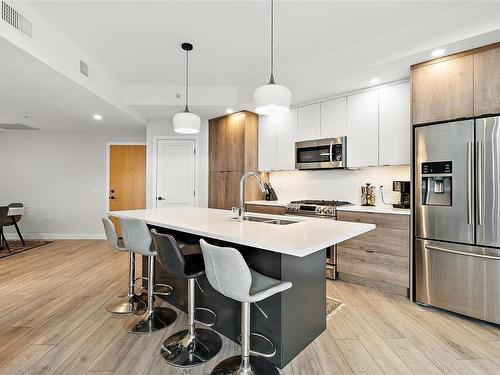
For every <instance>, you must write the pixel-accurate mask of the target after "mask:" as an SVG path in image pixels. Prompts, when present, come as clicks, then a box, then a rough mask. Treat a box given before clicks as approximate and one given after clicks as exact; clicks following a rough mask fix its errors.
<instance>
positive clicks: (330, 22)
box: [9, 0, 500, 119]
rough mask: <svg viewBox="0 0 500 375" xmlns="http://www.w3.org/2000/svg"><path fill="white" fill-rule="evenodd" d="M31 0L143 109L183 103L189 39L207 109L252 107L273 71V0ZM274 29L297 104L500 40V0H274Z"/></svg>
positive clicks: (283, 78)
mask: <svg viewBox="0 0 500 375" xmlns="http://www.w3.org/2000/svg"><path fill="white" fill-rule="evenodd" d="M24 4H25V5H26V6H28V7H30V9H32V10H33V11H35V12H36V13H37V14H38V15H39V16H40V17H41V18H42V19H44V20H45V21H46V22H48V23H49V24H50V25H52V26H53V27H54V28H55V29H57V30H58V31H59V32H60V33H61V34H63V35H65V36H66V37H67V38H69V40H71V41H72V42H73V43H75V44H76V45H77V46H78V47H80V49H81V50H83V51H85V53H86V54H88V55H89V56H91V57H92V59H93V60H94V61H96V62H98V63H99V65H100V66H102V67H104V68H105V69H106V71H107V72H109V73H110V74H111V75H112V76H113V78H114V79H115V80H116V82H117V84H118V85H119V91H121V92H122V93H123V96H124V97H125V98H126V100H125V101H126V102H125V103H124V104H126V105H128V106H129V107H130V108H132V109H134V110H135V111H137V112H138V113H139V114H140V115H142V116H143V117H144V118H145V119H147V118H165V117H169V116H171V114H172V113H175V112H176V111H177V110H178V109H181V107H182V102H183V95H182V94H183V93H182V85H183V79H184V65H183V64H184V55H183V51H181V50H180V43H182V42H184V41H190V42H192V43H193V44H194V46H195V50H194V51H193V53H192V56H191V84H192V86H193V90H192V91H193V95H192V98H193V101H192V103H193V105H192V106H191V108H192V110H193V111H198V112H199V114H200V115H201V116H202V117H215V116H217V115H220V114H222V113H223V111H224V108H226V107H232V108H234V109H243V108H246V109H252V108H251V95H252V92H253V89H254V88H255V87H256V86H257V85H260V84H262V83H265V82H266V81H267V79H268V74H269V73H268V70H269V67H268V64H269V50H268V44H269V40H268V38H269V26H268V22H269V10H268V9H269V3H268V1H186V0H184V1H152V2H149V1H125V2H118V1H99V2H97V1H81V2H77V1H52V2H51V1H34V2H24ZM275 28H276V69H277V74H276V78H277V81H278V83H283V84H286V85H287V86H289V87H290V88H291V90H292V93H293V99H292V101H293V104H294V105H299V104H303V103H306V102H309V101H313V100H317V99H321V98H325V97H329V96H334V95H337V94H340V93H345V92H348V91H352V90H357V89H361V88H364V87H366V86H368V85H369V83H368V82H369V80H370V78H372V77H378V78H380V80H381V82H382V83H383V82H389V81H393V80H398V79H403V78H406V77H408V76H409V66H410V65H411V64H413V63H416V62H419V61H424V60H427V59H429V58H430V51H432V50H433V49H435V48H438V47H444V48H445V49H446V51H447V52H449V53H452V52H456V51H460V50H464V49H468V48H473V47H476V46H480V45H483V44H488V43H491V42H495V41H499V40H500V2H497V1H489V2H482V1H465V2H451V1H430V2H424V1H400V2H395V1H392V2H382V1H366V2H361V1H349V2H340V1H307V0H303V1H276V26H275ZM90 69H92V66H90ZM47 83H48V85H49V86H48V88H50V82H47ZM179 88H180V89H179ZM224 88H227V90H226V91H224ZM177 93H180V94H181V95H180V97H177ZM224 93H225V94H224ZM235 93H236V94H235ZM49 98H50V97H49ZM45 100H47V99H45ZM9 107H11V108H14V107H16V105H14V106H10V105H9ZM75 111H76V112H75V113H78V110H75Z"/></svg>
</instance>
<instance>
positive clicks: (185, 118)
mask: <svg viewBox="0 0 500 375" xmlns="http://www.w3.org/2000/svg"><path fill="white" fill-rule="evenodd" d="M181 47H182V49H183V50H184V51H186V106H185V107H184V112H179V113H177V114H175V115H174V117H173V119H172V120H173V122H174V131H175V132H176V133H181V134H196V133H199V132H200V123H201V119H200V116H198V115H195V114H194V113H191V112H189V109H188V99H189V96H188V94H189V90H188V88H189V51H192V50H193V45H192V44H191V43H182V45H181Z"/></svg>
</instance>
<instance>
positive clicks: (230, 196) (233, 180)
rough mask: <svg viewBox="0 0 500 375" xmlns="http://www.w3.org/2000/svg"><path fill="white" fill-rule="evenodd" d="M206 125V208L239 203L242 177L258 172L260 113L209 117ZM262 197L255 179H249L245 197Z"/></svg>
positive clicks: (250, 198)
mask: <svg viewBox="0 0 500 375" xmlns="http://www.w3.org/2000/svg"><path fill="white" fill-rule="evenodd" d="M208 124H209V128H208V131H209V178H208V185H209V186H208V207H210V208H220V209H231V207H235V206H237V205H238V198H239V182H240V178H241V176H243V174H245V173H246V172H249V171H257V161H258V160H257V159H258V147H259V146H258V139H259V116H258V115H257V114H255V113H252V112H248V111H242V112H237V113H232V114H230V115H226V116H222V117H217V118H214V119H211V120H209V122H208ZM262 198H263V195H262V193H261V191H260V189H259V186H258V184H257V182H256V181H255V179H249V180H248V181H247V183H246V188H245V199H246V200H258V199H262Z"/></svg>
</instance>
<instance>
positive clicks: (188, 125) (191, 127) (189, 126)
mask: <svg viewBox="0 0 500 375" xmlns="http://www.w3.org/2000/svg"><path fill="white" fill-rule="evenodd" d="M172 120H173V122H174V131H175V132H176V133H181V134H196V133H199V132H200V123H201V119H200V116H198V115H195V114H194V113H191V112H179V113H176V114H175V115H174V117H173V119H172Z"/></svg>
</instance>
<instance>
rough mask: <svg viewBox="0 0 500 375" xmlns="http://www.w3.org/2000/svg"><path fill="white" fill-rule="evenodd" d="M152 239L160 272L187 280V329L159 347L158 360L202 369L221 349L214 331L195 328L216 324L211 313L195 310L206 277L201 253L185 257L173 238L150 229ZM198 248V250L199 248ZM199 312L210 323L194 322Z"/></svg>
mask: <svg viewBox="0 0 500 375" xmlns="http://www.w3.org/2000/svg"><path fill="white" fill-rule="evenodd" d="M151 236H152V237H153V243H154V244H155V248H156V251H157V253H158V255H157V257H158V260H159V262H160V264H161V265H162V266H163V268H165V269H166V270H167V271H168V272H170V273H171V274H173V275H174V276H177V277H182V278H184V279H187V283H188V300H187V303H188V329H185V330H182V331H179V332H177V333H174V334H173V335H172V336H170V337H169V338H167V339H166V340H165V341H164V342H163V344H162V348H161V356H162V357H163V359H164V360H165V361H166V362H167V363H169V364H171V365H173V366H178V367H192V366H197V365H201V364H203V363H205V362H206V361H208V360H210V359H211V358H213V357H214V356H216V355H217V353H219V351H220V349H221V348H222V340H221V338H220V336H219V335H218V334H217V333H216V332H215V331H212V330H211V329H201V328H196V323H201V324H204V325H206V326H213V325H214V324H215V320H216V315H215V313H214V312H213V311H212V310H210V309H207V308H195V284H196V283H197V278H198V277H200V276H203V275H204V274H205V265H204V263H203V255H202V254H201V253H198V254H189V255H184V254H183V253H182V251H181V249H180V247H179V245H178V243H177V241H176V240H175V239H174V237H172V236H170V235H168V234H160V233H157V232H156V231H155V230H154V229H153V230H152V231H151ZM197 247H198V248H199V245H197ZM198 286H199V285H198ZM200 289H201V287H200ZM202 291H203V290H202ZM200 309H201V310H203V311H206V312H209V313H211V314H212V315H213V316H214V320H213V322H212V323H203V322H200V321H197V320H195V310H200Z"/></svg>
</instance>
